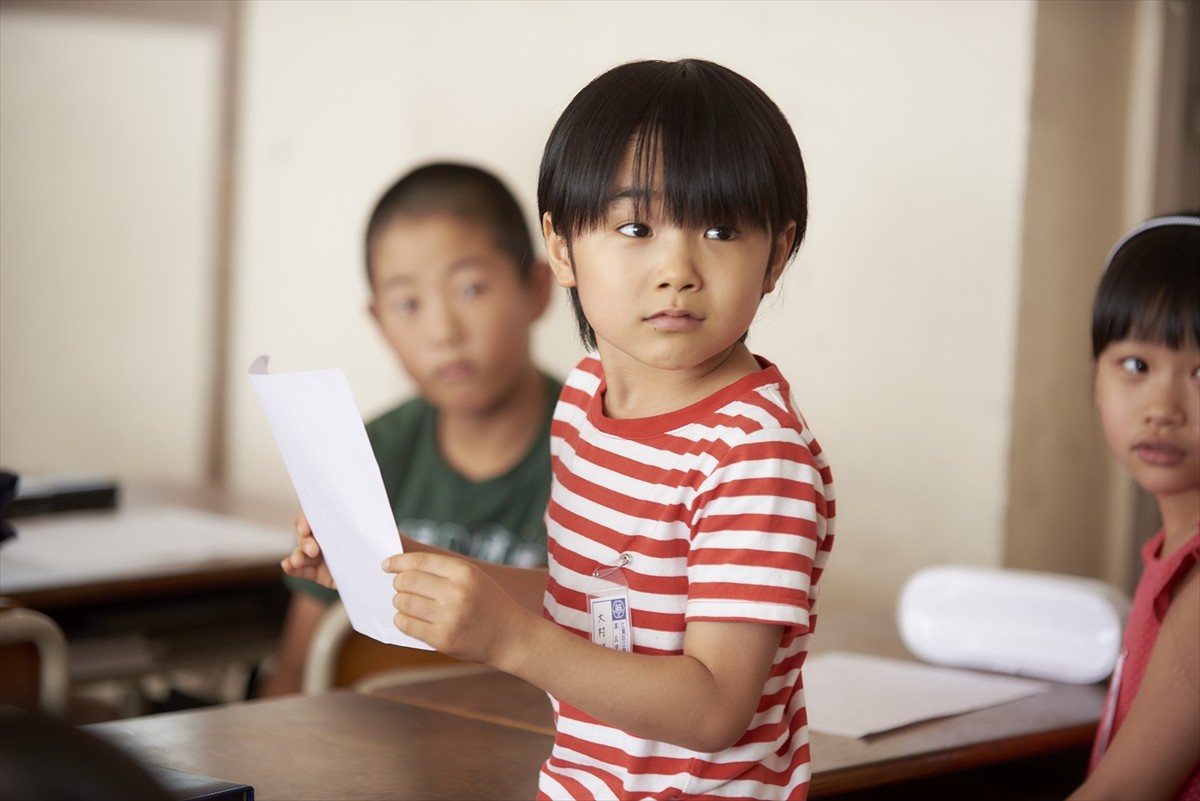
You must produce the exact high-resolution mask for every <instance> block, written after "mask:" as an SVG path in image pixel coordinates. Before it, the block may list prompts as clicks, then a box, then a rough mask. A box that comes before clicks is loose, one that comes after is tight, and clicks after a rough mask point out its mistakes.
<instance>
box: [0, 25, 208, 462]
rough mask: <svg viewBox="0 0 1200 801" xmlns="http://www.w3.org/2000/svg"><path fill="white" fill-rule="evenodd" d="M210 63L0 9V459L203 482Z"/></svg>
mask: <svg viewBox="0 0 1200 801" xmlns="http://www.w3.org/2000/svg"><path fill="white" fill-rule="evenodd" d="M217 60H218V41H217V37H216V35H215V33H214V32H213V31H212V30H208V29H205V28H201V27H196V26H189V25H179V24H148V23H144V22H130V21H129V20H126V19H119V18H109V17H97V16H93V15H83V14H64V13H54V12H51V13H38V12H36V11H35V10H33V9H30V8H27V7H24V6H20V7H15V8H14V7H11V6H8V5H5V6H3V7H0V466H3V467H4V468H6V469H9V470H15V471H17V472H20V473H38V472H50V471H58V470H82V471H96V472H100V473H111V474H114V475H118V476H121V477H124V478H126V479H129V480H142V481H151V480H153V481H166V482H172V483H179V484H196V483H201V482H203V480H204V460H205V452H206V448H207V437H208V430H207V427H206V423H207V419H208V408H209V405H210V397H209V392H208V388H209V382H210V379H211V369H210V368H211V366H212V363H213V357H214V354H213V353H212V352H211V350H210V349H209V348H208V343H209V342H210V340H211V331H210V328H211V319H212V302H213V293H212V282H211V274H210V268H211V263H212V254H213V246H214V243H213V240H212V228H213V218H214V211H215V209H214V202H215V194H214V191H215V176H216V172H217V171H216V168H215V167H216V161H215V158H214V156H215V143H214V140H215V130H214V127H213V125H212V120H213V117H214V113H215V108H216V103H217V85H218V82H217V63H218V61H217Z"/></svg>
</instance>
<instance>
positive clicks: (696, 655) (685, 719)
mask: <svg viewBox="0 0 1200 801" xmlns="http://www.w3.org/2000/svg"><path fill="white" fill-rule="evenodd" d="M521 634H522V636H521V637H519V638H515V640H513V642H514V645H513V646H512V647H511V648H506V650H505V652H504V653H502V654H499V655H498V656H497V659H496V660H495V661H494V662H493V664H494V666H495V667H498V668H500V669H502V670H504V671H506V672H508V673H511V674H513V675H515V676H518V677H519V678H522V679H525V680H526V681H528V682H530V683H532V684H534V685H536V686H538V687H540V688H542V689H543V690H546V691H547V692H549V693H551V694H553V695H554V696H555V697H557V698H559V699H560V700H561V701H562V702H564V703H566V704H569V705H571V706H573V707H576V708H578V709H580V710H581V711H583V712H585V713H587V714H588V715H591V716H592V717H594V718H596V719H598V720H601V721H603V722H604V723H607V724H608V725H610V726H615V727H617V728H620V729H623V730H625V731H627V732H630V733H631V734H635V735H637V736H639V737H645V738H647V739H652V740H659V741H662V742H667V743H671V744H674V745H678V746H681V747H684V748H688V749H691V750H695V751H700V752H705V753H707V752H714V751H720V750H723V749H725V748H727V747H729V746H730V745H732V744H733V743H734V742H736V741H737V740H738V739H739V738H740V737H741V736H742V734H744V733H745V731H746V730H747V728H748V727H749V725H750V722H751V720H752V718H753V716H754V712H755V710H756V709H757V706H758V702H759V698H760V696H761V693H762V689H763V685H764V683H765V682H766V678H767V674H768V672H769V670H770V666H771V663H772V661H773V658H774V655H775V651H776V648H777V646H778V644H779V638H780V636H781V634H782V632H781V630H780V628H779V627H778V626H769V625H762V624H754V623H693V624H690V625H689V626H688V634H687V637H688V645H687V646H685V653H684V654H682V655H679V656H651V655H644V654H630V653H624V652H619V651H614V650H611V649H608V648H603V647H601V646H598V645H594V644H592V643H591V642H589V641H587V640H585V639H583V638H581V637H578V636H576V635H574V634H572V633H570V632H568V631H566V630H565V629H563V628H561V627H559V626H558V625H556V624H554V623H552V622H550V621H548V620H545V619H542V618H531V619H529V620H526V621H525V623H524V625H523V631H522V632H521Z"/></svg>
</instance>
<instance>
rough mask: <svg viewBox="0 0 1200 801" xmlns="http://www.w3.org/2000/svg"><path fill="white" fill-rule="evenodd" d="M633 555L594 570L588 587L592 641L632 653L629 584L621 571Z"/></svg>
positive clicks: (624, 556)
mask: <svg viewBox="0 0 1200 801" xmlns="http://www.w3.org/2000/svg"><path fill="white" fill-rule="evenodd" d="M629 562H630V556H629V554H627V553H622V554H620V555H618V556H617V561H616V563H615V564H612V565H600V566H599V567H597V568H596V569H595V570H593V571H592V579H593V581H592V583H591V585H590V586H589V588H588V593H587V601H588V613H589V614H590V616H591V618H592V642H594V643H595V644H596V645H601V646H604V647H605V648H612V649H613V650H615V651H624V652H626V653H630V652H631V651H632V650H633V638H632V636H631V631H632V627H631V626H630V614H629V582H628V581H627V580H626V579H625V574H624V573H623V572H622V570H621V568H623V567H625V566H626V565H628V564H629Z"/></svg>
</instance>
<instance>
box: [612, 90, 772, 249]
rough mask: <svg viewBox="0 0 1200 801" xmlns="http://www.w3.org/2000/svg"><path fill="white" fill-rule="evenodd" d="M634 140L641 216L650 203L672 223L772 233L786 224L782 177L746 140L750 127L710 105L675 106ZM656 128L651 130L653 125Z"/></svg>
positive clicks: (757, 147)
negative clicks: (779, 187) (708, 116)
mask: <svg viewBox="0 0 1200 801" xmlns="http://www.w3.org/2000/svg"><path fill="white" fill-rule="evenodd" d="M670 111H671V112H674V114H671V115H662V116H660V117H659V118H657V119H654V120H652V121H651V122H650V123H649V124H648V125H647V126H646V127H644V128H643V129H642V130H641V131H640V132H639V133H638V134H637V135H636V136H635V137H634V138H633V169H632V172H633V186H632V187H629V188H630V189H632V190H633V192H634V195H633V198H634V204H635V211H636V212H637V213H638V214H643V213H644V212H645V211H646V209H645V203H646V202H647V201H650V200H653V201H654V202H656V203H658V204H661V205H660V206H658V207H657V208H656V211H657V212H659V213H660V214H662V215H663V216H664V217H665V219H666V221H667V222H670V223H672V224H674V225H678V226H681V227H686V228H702V227H707V226H712V225H734V226H739V227H753V228H769V229H771V230H775V229H777V228H780V227H782V226H783V225H784V224H786V221H787V220H788V219H789V215H788V214H787V212H786V210H784V209H783V208H782V207H781V204H780V203H779V198H778V194H779V193H778V191H777V183H778V180H779V176H777V175H776V173H775V171H774V170H773V169H772V168H771V164H770V163H769V162H768V160H767V159H766V158H765V155H764V151H763V148H762V145H761V143H758V144H757V145H756V144H755V143H752V142H747V141H744V140H745V139H746V136H745V128H744V127H742V126H738V125H734V124H732V121H731V120H730V119H728V118H722V117H720V116H719V115H713V117H712V118H711V119H704V116H705V114H704V112H706V111H708V112H711V111H712V109H711V107H708V108H704V107H702V108H687V109H671V110H670ZM651 126H652V127H651Z"/></svg>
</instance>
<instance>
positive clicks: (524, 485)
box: [259, 164, 562, 695]
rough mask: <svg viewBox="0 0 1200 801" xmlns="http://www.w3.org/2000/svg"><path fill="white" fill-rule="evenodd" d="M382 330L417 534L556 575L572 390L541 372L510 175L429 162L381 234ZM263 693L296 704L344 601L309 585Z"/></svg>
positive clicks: (540, 266) (391, 431)
mask: <svg viewBox="0 0 1200 801" xmlns="http://www.w3.org/2000/svg"><path fill="white" fill-rule="evenodd" d="M366 262H367V277H368V280H369V281H370V283H371V290H372V299H371V304H370V312H371V316H372V317H373V318H374V319H375V321H376V323H377V324H378V325H379V328H380V331H381V332H382V333H383V336H384V338H385V339H386V340H387V341H388V344H389V345H390V346H391V347H392V349H393V350H394V351H395V352H396V355H397V356H398V357H399V359H400V362H401V364H402V365H403V367H404V369H405V371H406V372H407V373H408V374H409V376H410V377H411V378H412V379H413V381H414V383H415V384H416V385H417V389H418V393H419V395H418V397H415V398H413V399H411V400H409V401H406V402H405V403H403V404H401V405H400V406H398V407H396V408H395V409H393V410H391V411H390V412H387V413H385V414H383V415H381V416H380V417H378V418H376V419H375V420H373V421H371V422H370V423H368V424H367V435H368V437H369V438H370V441H371V447H372V449H373V450H374V452H375V458H376V460H377V461H378V462H379V468H380V474H381V475H382V478H383V484H384V487H385V488H386V490H387V493H388V500H389V501H390V502H391V505H392V512H393V515H394V516H395V519H396V524H397V527H398V528H399V529H400V530H401V531H404V532H405V533H406V534H408V535H410V536H412V537H414V538H416V539H418V540H421V541H423V542H428V543H431V544H434V545H438V546H440V547H443V548H448V549H450V550H454V551H457V552H460V553H464V554H469V555H471V556H474V557H476V558H479V559H486V560H488V561H493V562H503V563H507V564H513V565H520V566H526V567H528V566H533V565H540V564H544V563H545V558H546V530H545V525H544V522H543V515H544V514H545V511H546V501H547V497H548V494H549V488H550V450H549V431H550V418H551V415H552V414H553V411H554V404H555V401H556V400H557V398H558V393H559V391H560V390H561V389H562V385H561V384H560V383H559V382H558V381H556V380H554V379H552V378H550V377H549V376H547V375H545V374H544V373H542V372H541V371H540V370H539V369H538V368H537V367H536V365H535V364H534V363H533V358H532V349H531V343H530V338H531V329H532V326H533V323H534V322H536V321H537V319H538V318H539V317H541V315H542V313H543V312H544V311H545V309H546V306H547V304H548V302H549V299H550V273H549V269H548V267H547V266H546V264H545V263H544V262H541V261H537V260H535V259H534V258H533V245H532V241H531V239H530V236H529V229H528V228H527V226H526V225H525V219H524V215H522V213H521V209H520V206H519V204H518V203H517V201H516V199H515V198H514V197H513V196H512V194H511V193H510V192H509V191H508V189H507V188H506V187H505V186H504V185H503V183H501V182H500V181H499V180H498V179H497V178H496V177H495V176H493V175H491V174H489V173H487V172H484V171H483V170H480V169H477V168H475V167H470V166H467V165H461V164H430V165H427V166H424V167H421V168H419V169H416V170H414V171H413V172H410V173H409V174H408V175H406V176H404V177H403V178H401V179H400V180H399V181H398V182H396V184H394V185H393V186H392V187H391V188H390V189H389V190H388V191H387V192H385V193H384V195H383V196H382V197H381V198H380V200H379V202H378V203H377V204H376V206H375V210H374V211H373V213H372V214H371V218H370V221H369V223H368V225H367V233H366ZM285 580H286V581H287V582H288V583H289V585H290V586H292V588H293V589H294V590H295V592H293V595H292V601H291V604H290V607H289V609H288V615H287V620H286V621H285V623H284V630H283V636H282V639H283V642H282V645H281V648H280V651H279V653H278V655H277V657H276V660H275V665H274V669H273V670H272V671H271V672H270V674H269V675H268V677H267V678H266V680H265V681H264V682H263V684H262V686H261V688H260V692H259V694H260V695H277V694H281V693H288V692H297V691H298V690H299V689H300V685H301V676H302V673H303V668H304V659H305V656H306V655H307V652H308V643H309V640H310V639H311V637H312V633H313V630H314V629H315V628H316V625H317V623H318V622H319V620H320V618H321V616H322V615H323V614H324V612H325V609H326V608H327V607H328V605H329V603H331V602H332V601H333V600H334V599H336V597H337V594H336V592H333V591H331V590H326V589H325V588H323V587H321V586H319V585H317V584H314V583H312V582H307V581H303V580H300V579H293V578H290V577H289V578H286V579H285Z"/></svg>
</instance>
